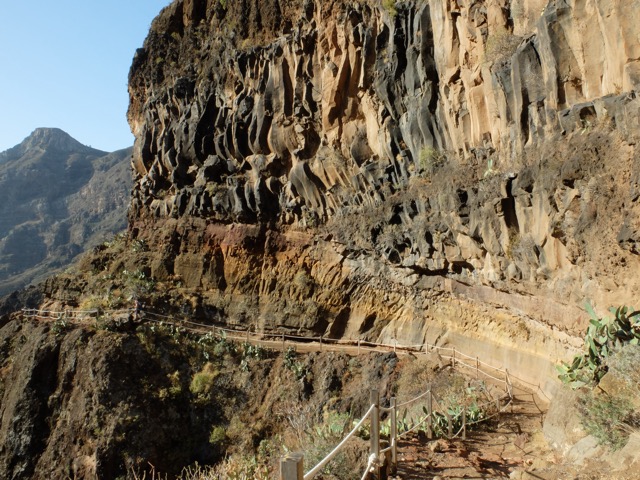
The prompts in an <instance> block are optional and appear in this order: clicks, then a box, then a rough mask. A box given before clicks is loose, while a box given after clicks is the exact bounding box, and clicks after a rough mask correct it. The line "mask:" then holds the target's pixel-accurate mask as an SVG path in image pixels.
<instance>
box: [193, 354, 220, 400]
mask: <svg viewBox="0 0 640 480" xmlns="http://www.w3.org/2000/svg"><path fill="white" fill-rule="evenodd" d="M219 373H220V372H218V371H217V370H216V368H215V367H214V366H213V364H212V363H209V362H207V363H206V364H205V365H204V367H203V368H202V371H200V372H198V373H196V374H195V375H194V376H193V379H192V380H191V385H189V390H190V391H191V393H193V394H194V395H196V396H197V397H198V398H200V399H207V398H209V396H210V395H211V392H212V390H213V386H214V383H215V381H216V377H217V376H218V375H219Z"/></svg>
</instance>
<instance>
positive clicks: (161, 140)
mask: <svg viewBox="0 0 640 480" xmlns="http://www.w3.org/2000/svg"><path fill="white" fill-rule="evenodd" d="M639 19H640V9H639V8H638V7H637V6H636V5H635V3H633V2H627V1H623V0H602V1H587V2H583V1H574V0H569V1H562V2H561V1H555V0H552V1H543V0H540V1H534V2H524V1H517V0H513V1H509V0H486V1H483V0H473V1H469V2H458V1H454V0H431V1H429V2H398V3H395V4H393V2H384V5H382V4H380V3H376V2H364V1H361V2H357V1H356V2H339V1H334V2H331V1H329V2H314V1H313V0H307V1H305V2H304V3H303V4H302V5H298V4H293V3H288V2H278V1H276V0H271V1H267V2H252V1H247V2H224V3H222V2H218V1H217V0H210V1H205V0H184V1H176V2H174V3H173V4H171V5H170V6H169V7H167V8H166V9H165V10H163V12H162V13H161V14H160V16H159V17H158V18H157V19H156V20H155V21H154V22H153V24H152V27H151V31H150V33H149V36H148V38H147V40H146V42H145V45H144V48H142V49H140V50H139V51H138V52H137V54H136V56H135V58H134V61H133V66H132V69H131V73H130V85H129V91H130V96H131V103H130V109H129V122H130V125H131V128H132V131H133V132H134V133H135V135H136V142H135V146H134V154H133V164H134V168H135V172H136V173H135V186H134V192H133V199H132V204H131V209H130V217H129V221H130V229H131V234H132V238H135V239H137V241H144V242H146V244H147V245H148V246H149V250H150V251H149V253H148V254H147V255H145V256H144V258H142V259H141V260H140V263H139V268H142V269H145V270H144V271H145V272H147V273H148V274H149V275H150V276H151V277H152V278H154V279H156V280H157V281H177V282H179V285H180V287H181V288H186V289H187V290H188V292H189V293H188V294H187V295H188V296H189V298H190V303H191V304H193V305H194V308H196V311H197V312H198V313H199V314H201V315H203V316H206V315H211V314H212V313H211V312H215V313H217V314H218V315H219V316H220V318H224V319H225V320H227V321H230V322H240V323H243V322H253V323H256V324H257V325H258V326H259V327H263V328H290V329H296V330H300V331H303V332H308V333H316V334H318V333H322V334H325V335H331V336H334V337H340V336H349V337H353V338H355V337H357V336H364V337H367V338H372V339H377V340H390V339H394V338H395V339H397V340H398V341H401V342H403V343H420V342H422V341H423V340H424V339H425V338H426V339H427V340H429V341H435V340H438V341H440V342H443V343H446V342H451V343H458V344H468V343H469V342H472V343H473V348H474V349H475V350H477V351H479V353H485V354H486V355H489V356H492V357H493V358H494V359H495V360H496V361H503V362H506V363H507V364H508V365H509V366H510V367H511V368H513V369H518V370H519V371H523V372H525V375H527V376H528V378H529V379H530V380H532V381H534V382H536V383H537V382H546V381H548V380H549V378H553V377H554V374H553V369H552V367H551V366H552V364H553V362H555V361H557V360H558V359H559V358H566V357H567V356H568V355H569V354H570V353H571V352H572V349H573V348H575V347H576V346H577V345H579V341H578V340H577V339H576V337H575V334H576V332H578V331H580V330H582V329H583V328H584V326H585V324H586V318H585V317H586V315H584V313H583V310H582V305H583V303H584V301H585V300H590V301H591V302H593V303H594V304H595V305H596V307H597V308H598V309H601V310H602V309H605V308H606V307H608V306H610V305H616V304H621V303H628V302H631V301H632V300H633V296H634V294H635V293H637V292H638V291H639V287H640V285H639V283H640V280H639V279H638V277H637V275H635V272H636V271H637V268H638V266H639V258H638V252H639V249H638V248H639V247H638V239H639V237H638V235H639V230H638V228H639V226H640V217H639V214H640V213H639V212H640V211H639V206H638V193H637V190H638V181H639V179H640V164H639V161H638V158H639V157H638V151H637V147H636V142H637V136H638V128H637V127H638V118H639V115H638V113H639V108H640V100H639V99H638V98H637V93H636V89H637V87H638V84H639V82H640V77H639V72H640V70H639V66H640V63H639V61H638V58H639V57H640V51H639V50H640V44H639V42H638V41H637V25H638V20H639ZM198 309H199V310H198ZM206 312H209V313H208V314H207V313H206ZM496 347H499V348H496ZM545 388H546V389H547V390H551V389H552V386H551V385H546V386H545Z"/></svg>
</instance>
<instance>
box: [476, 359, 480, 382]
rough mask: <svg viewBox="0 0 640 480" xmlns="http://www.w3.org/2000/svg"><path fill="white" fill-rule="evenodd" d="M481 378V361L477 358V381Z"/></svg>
mask: <svg viewBox="0 0 640 480" xmlns="http://www.w3.org/2000/svg"><path fill="white" fill-rule="evenodd" d="M478 378H480V360H479V359H478V357H477V356H476V380H478Z"/></svg>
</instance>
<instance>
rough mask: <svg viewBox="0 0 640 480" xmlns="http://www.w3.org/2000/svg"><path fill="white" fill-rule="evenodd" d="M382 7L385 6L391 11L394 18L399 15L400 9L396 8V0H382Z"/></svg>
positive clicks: (390, 13)
mask: <svg viewBox="0 0 640 480" xmlns="http://www.w3.org/2000/svg"><path fill="white" fill-rule="evenodd" d="M382 8H384V9H385V10H386V11H387V12H388V13H389V15H391V18H394V17H395V16H396V15H398V9H397V8H396V2H395V0H382Z"/></svg>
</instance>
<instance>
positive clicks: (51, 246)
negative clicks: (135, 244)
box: [0, 128, 131, 296]
mask: <svg viewBox="0 0 640 480" xmlns="http://www.w3.org/2000/svg"><path fill="white" fill-rule="evenodd" d="M130 156H131V149H130V148H127V149H123V150H118V151H116V152H112V153H108V152H104V151H101V150H97V149H94V148H91V147H88V146H86V145H83V144H82V143H80V142H78V141H77V140H75V139H74V138H73V137H71V136H70V135H69V134H67V133H66V132H64V131H63V130H60V129H58V128H38V129H36V130H35V131H34V132H33V133H32V134H31V135H29V136H28V137H27V138H25V139H24V140H23V141H22V142H21V143H20V144H18V145H16V146H15V147H13V148H10V149H8V150H6V151H4V152H1V153H0V296H2V295H5V294H7V293H9V292H11V291H12V290H15V289H17V288H21V287H23V286H25V285H27V284H29V283H31V282H33V281H36V280H40V279H42V278H44V277H46V276H48V275H50V274H51V273H53V272H54V271H56V270H58V269H61V268H64V267H66V266H67V265H69V264H70V263H71V262H72V261H73V259H75V257H76V256H77V255H78V254H80V253H81V252H83V251H84V250H86V249H87V248H90V247H92V246H95V245H96V244H98V243H100V242H101V241H103V240H104V239H106V238H108V237H110V236H111V235H113V234H114V233H116V232H118V231H121V230H122V229H124V228H125V227H126V211H127V207H128V204H129V193H130V190H131V172H130V161H129V158H130Z"/></svg>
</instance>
